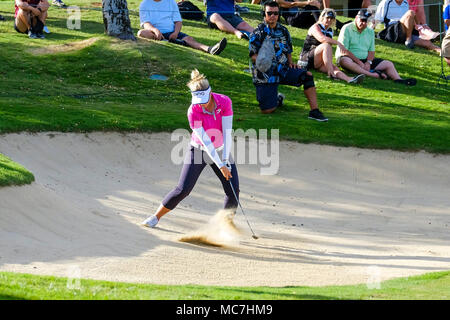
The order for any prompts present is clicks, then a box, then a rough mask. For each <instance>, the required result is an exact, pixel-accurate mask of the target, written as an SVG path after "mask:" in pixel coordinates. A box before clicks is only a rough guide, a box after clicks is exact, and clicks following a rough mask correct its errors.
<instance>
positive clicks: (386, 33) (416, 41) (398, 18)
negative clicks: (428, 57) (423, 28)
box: [375, 0, 441, 53]
mask: <svg viewBox="0 0 450 320" xmlns="http://www.w3.org/2000/svg"><path fill="white" fill-rule="evenodd" d="M416 20H417V18H416V14H415V12H414V11H412V10H409V4H408V1H407V0H382V1H381V3H380V4H379V5H378V7H377V11H376V14H375V21H376V23H375V25H376V24H377V23H379V22H382V23H384V26H385V29H384V30H382V31H380V32H379V33H378V37H379V38H380V39H382V40H385V41H389V42H395V43H404V44H405V46H406V47H407V48H409V49H413V48H414V46H418V47H422V48H425V49H428V50H434V51H436V52H438V53H439V52H440V51H441V49H440V48H439V47H437V46H435V45H434V44H433V43H431V41H430V40H425V39H421V38H420V37H419V32H418V31H417V30H416V24H417V21H416Z"/></svg>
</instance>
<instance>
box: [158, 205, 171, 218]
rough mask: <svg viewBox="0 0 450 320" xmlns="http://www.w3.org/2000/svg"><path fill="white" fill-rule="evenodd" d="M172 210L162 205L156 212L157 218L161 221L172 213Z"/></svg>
mask: <svg viewBox="0 0 450 320" xmlns="http://www.w3.org/2000/svg"><path fill="white" fill-rule="evenodd" d="M170 211H171V210H170V209H167V208H166V207H164V206H163V205H162V204H161V205H159V207H158V210H156V212H155V216H156V217H157V218H158V220H160V219H161V218H162V217H163V216H164V215H165V214H166V213H168V212H170Z"/></svg>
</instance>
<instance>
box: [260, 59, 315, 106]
mask: <svg viewBox="0 0 450 320" xmlns="http://www.w3.org/2000/svg"><path fill="white" fill-rule="evenodd" d="M306 72H307V71H306V70H305V69H295V68H289V69H288V71H287V73H286V75H284V76H280V83H262V84H259V83H258V84H255V87H256V100H258V102H259V108H260V109H261V110H268V109H273V108H276V107H277V106H278V85H279V84H284V85H288V86H294V87H300V86H301V85H303V89H304V90H307V89H309V88H311V87H314V80H313V77H312V76H308V75H307V74H306Z"/></svg>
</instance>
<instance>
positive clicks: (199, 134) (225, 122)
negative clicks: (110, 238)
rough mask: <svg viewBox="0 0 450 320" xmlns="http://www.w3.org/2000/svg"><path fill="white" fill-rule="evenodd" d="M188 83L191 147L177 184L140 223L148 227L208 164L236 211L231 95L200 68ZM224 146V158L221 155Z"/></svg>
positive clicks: (182, 195)
mask: <svg viewBox="0 0 450 320" xmlns="http://www.w3.org/2000/svg"><path fill="white" fill-rule="evenodd" d="M188 87H189V89H191V94H192V104H191V106H190V107H189V110H188V112H187V117H188V120H189V126H190V127H191V129H192V137H191V143H190V149H189V152H188V153H187V154H186V157H185V159H184V162H183V169H182V170H181V175H180V179H179V181H178V185H177V187H175V188H174V189H173V190H172V191H171V192H169V193H168V194H167V195H166V197H165V198H164V199H163V201H162V202H161V205H160V206H159V208H158V209H157V210H156V212H155V214H154V215H152V216H150V217H148V218H147V219H145V220H144V221H143V222H142V223H141V224H142V225H143V226H145V227H150V228H153V227H155V226H156V225H157V224H158V222H159V219H161V217H162V216H164V215H165V214H166V213H168V212H169V211H171V210H173V209H175V207H176V206H177V205H178V203H179V202H180V201H181V200H183V199H184V198H186V197H187V196H188V195H189V193H190V192H191V191H192V189H193V188H194V186H195V183H196V182H197V179H198V178H199V176H200V174H201V173H202V171H203V169H204V168H205V166H206V165H207V164H209V165H210V166H211V168H212V169H213V171H214V173H215V174H216V175H217V177H218V178H219V180H220V182H221V183H222V187H223V190H224V192H225V203H224V208H225V209H229V210H231V211H235V210H236V208H237V206H238V202H237V199H236V197H237V198H239V178H238V173H237V168H236V165H235V164H234V161H233V160H232V159H231V156H230V151H231V144H232V138H231V131H232V128H233V109H232V106H231V99H230V98H228V97H227V96H225V95H222V94H218V93H213V92H211V87H210V86H209V82H208V80H207V79H206V78H205V76H204V75H202V74H200V73H199V72H198V70H194V71H192V73H191V81H190V82H189V83H188ZM221 150H222V158H220V156H219V151H221ZM230 181H231V184H232V185H233V188H231V186H230ZM233 189H234V192H235V193H236V197H235V196H234V193H233Z"/></svg>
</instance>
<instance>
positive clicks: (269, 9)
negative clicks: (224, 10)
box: [249, 1, 328, 121]
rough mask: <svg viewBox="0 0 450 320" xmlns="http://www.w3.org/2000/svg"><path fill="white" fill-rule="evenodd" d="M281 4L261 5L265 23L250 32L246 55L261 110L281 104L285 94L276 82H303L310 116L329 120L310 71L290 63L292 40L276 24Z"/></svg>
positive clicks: (263, 111)
mask: <svg viewBox="0 0 450 320" xmlns="http://www.w3.org/2000/svg"><path fill="white" fill-rule="evenodd" d="M279 16H280V6H279V4H278V3H277V2H275V1H273V2H269V3H267V4H265V5H264V22H263V23H261V24H260V25H259V26H258V27H257V28H256V29H255V31H254V32H253V33H252V34H250V43H249V49H250V53H249V56H250V58H251V60H252V74H253V84H254V85H255V87H256V99H257V100H258V102H259V108H260V109H261V112H262V113H272V112H274V111H275V110H276V109H277V108H278V107H280V106H282V104H283V98H284V96H283V95H282V94H279V93H278V85H279V84H285V85H290V86H295V87H300V86H301V85H303V92H304V94H305V96H306V98H307V99H308V102H309V106H310V108H311V111H310V112H309V117H308V118H309V119H312V120H317V121H328V119H327V118H325V116H324V115H323V114H322V112H320V110H319V108H318V105H317V95H316V87H315V85H314V78H313V76H312V74H311V72H308V71H306V70H304V69H301V68H299V66H298V65H296V64H294V63H293V62H292V56H291V54H292V41H291V36H290V34H289V31H288V29H287V28H286V27H284V26H282V25H281V24H280V23H278V18H279Z"/></svg>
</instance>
